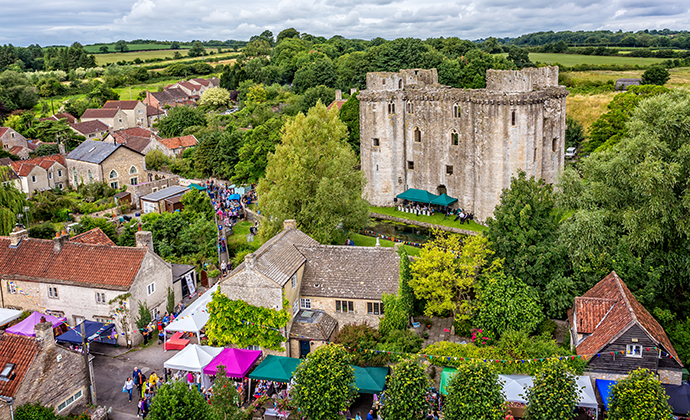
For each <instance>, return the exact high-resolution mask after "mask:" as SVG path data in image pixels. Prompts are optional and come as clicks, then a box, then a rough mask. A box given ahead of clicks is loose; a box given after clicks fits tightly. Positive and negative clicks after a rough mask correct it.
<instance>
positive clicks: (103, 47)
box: [98, 45, 108, 54]
mask: <svg viewBox="0 0 690 420" xmlns="http://www.w3.org/2000/svg"><path fill="white" fill-rule="evenodd" d="M98 51H100V52H102V53H103V54H107V53H108V46H107V45H101V47H100V48H99V49H98Z"/></svg>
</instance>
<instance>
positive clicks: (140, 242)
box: [134, 230, 153, 252]
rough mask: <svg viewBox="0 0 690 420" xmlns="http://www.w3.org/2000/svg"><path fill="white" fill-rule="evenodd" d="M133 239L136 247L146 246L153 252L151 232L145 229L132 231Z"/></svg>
mask: <svg viewBox="0 0 690 420" xmlns="http://www.w3.org/2000/svg"><path fill="white" fill-rule="evenodd" d="M134 240H135V242H136V244H137V248H148V249H149V251H151V252H153V233H151V232H149V231H146V230H140V231H137V232H135V233H134Z"/></svg>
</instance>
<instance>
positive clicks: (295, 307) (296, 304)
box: [292, 299, 299, 315]
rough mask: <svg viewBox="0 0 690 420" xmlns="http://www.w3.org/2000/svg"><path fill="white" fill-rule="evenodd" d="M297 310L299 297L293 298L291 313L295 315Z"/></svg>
mask: <svg viewBox="0 0 690 420" xmlns="http://www.w3.org/2000/svg"><path fill="white" fill-rule="evenodd" d="M297 312H299V299H295V303H293V304H292V314H293V315H295V314H297Z"/></svg>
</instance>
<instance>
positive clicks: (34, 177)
mask: <svg viewBox="0 0 690 420" xmlns="http://www.w3.org/2000/svg"><path fill="white" fill-rule="evenodd" d="M31 182H32V183H34V184H35V183H36V175H31Z"/></svg>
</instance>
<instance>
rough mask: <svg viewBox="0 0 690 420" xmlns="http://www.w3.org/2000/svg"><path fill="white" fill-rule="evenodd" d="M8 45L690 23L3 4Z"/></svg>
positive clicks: (498, 11)
mask: <svg viewBox="0 0 690 420" xmlns="http://www.w3.org/2000/svg"><path fill="white" fill-rule="evenodd" d="M0 16H2V17H3V19H2V25H1V26H0V45H1V44H7V43H11V44H14V45H15V46H27V45H29V44H33V43H38V44H39V45H41V46H48V45H69V44H71V43H73V42H75V41H78V42H80V43H82V44H91V43H96V42H111V41H117V40H119V39H125V40H133V39H156V40H170V41H172V40H178V41H190V40H192V39H200V40H210V39H216V40H223V41H224V40H227V39H237V40H248V39H249V38H250V37H251V36H252V35H258V34H260V33H261V32H263V31H264V30H265V29H268V30H271V31H272V32H273V33H274V34H275V35H277V34H278V33H279V32H280V31H281V30H283V29H285V28H290V27H294V28H295V29H297V30H298V31H300V32H307V33H310V34H312V35H318V36H325V37H326V38H330V37H331V36H333V35H342V36H344V37H346V38H360V39H372V38H375V37H383V38H386V39H394V38H399V37H415V38H422V39H425V38H429V37H439V36H445V37H451V36H457V37H460V38H463V39H471V40H475V39H480V38H487V37H489V36H495V37H499V38H502V37H515V36H519V35H522V34H527V33H531V32H538V31H563V30H601V29H606V30H612V31H618V30H619V29H622V30H623V31H638V30H642V29H664V28H669V29H674V30H682V29H690V1H687V0H606V1H595V0H573V1H567V2H562V1H554V0H468V1H466V2H448V1H442V0H424V1H419V0H367V1H364V0H337V1H335V0H253V1H246V0H245V1H239V0H184V1H183V0H59V1H55V0H29V3H24V2H23V1H17V0H0Z"/></svg>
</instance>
